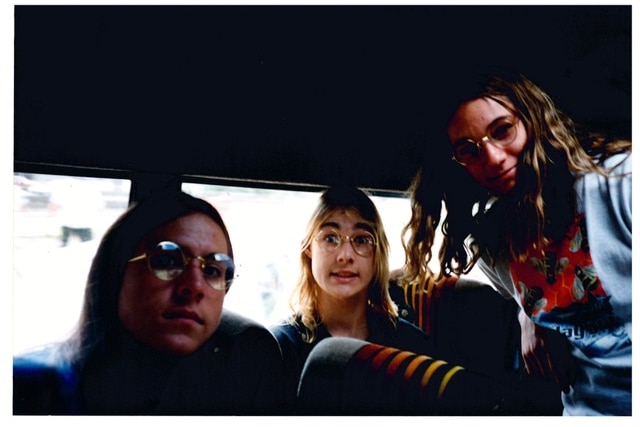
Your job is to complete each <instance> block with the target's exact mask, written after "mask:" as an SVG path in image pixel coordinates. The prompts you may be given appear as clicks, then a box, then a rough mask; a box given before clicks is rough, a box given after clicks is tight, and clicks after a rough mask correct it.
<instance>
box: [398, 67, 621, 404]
mask: <svg viewBox="0 0 640 427" xmlns="http://www.w3.org/2000/svg"><path fill="white" fill-rule="evenodd" d="M445 96H446V99H448V100H449V101H450V103H449V105H448V106H447V105H445V104H444V102H443V103H442V104H441V106H442V107H443V113H444V117H443V119H444V120H443V123H446V125H444V126H443V127H442V128H441V129H442V130H444V131H445V132H442V135H441V141H442V142H437V140H436V141H434V142H433V143H431V144H429V146H428V153H427V156H425V163H424V166H423V167H422V169H421V170H420V171H419V172H418V173H417V174H416V176H415V178H414V181H413V183H412V186H411V199H412V206H413V216H412V219H411V220H410V222H409V224H408V225H407V227H406V229H405V232H406V234H405V237H407V236H408V239H407V247H406V249H407V262H406V264H405V266H404V269H403V270H404V271H403V280H404V282H405V283H408V282H417V283H420V284H421V285H423V286H424V288H426V289H427V290H429V289H430V288H432V287H434V286H437V284H438V283H439V282H440V281H441V280H442V277H443V276H456V275H458V276H459V275H462V274H464V273H467V272H469V271H470V270H471V268H472V267H473V266H474V265H476V263H477V265H479V267H480V268H481V269H482V271H483V272H484V273H485V274H486V275H487V276H488V278H489V279H490V281H491V282H492V284H493V285H494V286H495V287H496V288H497V289H498V290H499V291H500V292H501V293H502V294H503V295H504V296H505V297H507V298H514V299H515V300H516V301H517V302H518V304H519V306H520V315H519V319H518V320H519V323H520V327H521V332H522V333H521V351H522V355H523V360H524V363H525V366H526V370H527V371H528V372H529V373H530V374H532V375H541V376H543V377H546V378H548V379H551V380H555V381H556V382H557V383H558V384H559V386H560V388H561V389H562V391H563V393H562V403H563V415H631V336H632V335H631V241H632V235H631V218H632V215H631V194H632V192H631V181H632V178H631V142H630V141H627V140H624V138H612V137H606V136H604V135H603V134H596V133H589V132H587V131H585V130H584V129H582V128H581V127H579V126H578V125H577V124H576V123H574V122H573V121H572V120H571V119H570V118H569V117H568V116H567V115H566V114H564V113H563V112H562V111H561V110H560V109H559V108H558V107H557V106H556V104H555V103H554V101H553V100H552V99H551V97H550V96H549V95H548V94H547V93H546V92H545V91H543V90H542V88H541V87H539V86H538V85H536V84H534V83H533V82H532V81H531V80H529V79H528V78H526V77H525V76H523V75H522V74H521V73H518V72H515V71H514V70H511V69H507V68H497V67H491V68H488V72H487V70H485V71H483V72H478V73H476V74H475V75H471V74H470V75H469V76H466V77H464V78H458V79H455V87H452V88H451V91H450V92H449V93H448V94H446V95H445ZM445 177H446V178H445ZM443 203H444V207H445V209H446V216H445V217H444V218H443V219H442V218H441V207H442V204H443ZM438 226H441V227H442V230H443V231H444V241H443V246H442V248H441V249H440V250H439V261H440V271H439V272H438V274H434V273H433V272H432V271H431V270H430V269H429V267H428V265H427V263H428V261H429V260H430V259H431V257H432V253H431V249H432V246H433V243H434V236H435V232H436V228H437V227H438Z"/></svg>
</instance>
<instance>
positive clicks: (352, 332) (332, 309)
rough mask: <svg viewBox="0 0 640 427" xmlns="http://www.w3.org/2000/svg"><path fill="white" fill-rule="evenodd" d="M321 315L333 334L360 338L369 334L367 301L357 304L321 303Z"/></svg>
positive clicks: (364, 337)
mask: <svg viewBox="0 0 640 427" xmlns="http://www.w3.org/2000/svg"><path fill="white" fill-rule="evenodd" d="M323 307H324V309H323ZM320 317H321V318H322V323H323V324H324V325H325V327H326V328H327V330H328V331H329V334H331V336H334V337H350V338H358V339H366V338H367V337H368V336H369V326H368V323H367V304H366V301H364V302H358V303H357V304H344V303H332V304H321V306H320Z"/></svg>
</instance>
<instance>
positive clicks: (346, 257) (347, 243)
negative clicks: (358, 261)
mask: <svg viewBox="0 0 640 427" xmlns="http://www.w3.org/2000/svg"><path fill="white" fill-rule="evenodd" d="M354 253H355V251H354V250H353V246H352V244H351V240H348V239H343V240H342V243H341V244H340V246H339V247H338V262H340V263H348V262H350V261H353V258H354Z"/></svg>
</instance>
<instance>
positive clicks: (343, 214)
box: [319, 207, 371, 229]
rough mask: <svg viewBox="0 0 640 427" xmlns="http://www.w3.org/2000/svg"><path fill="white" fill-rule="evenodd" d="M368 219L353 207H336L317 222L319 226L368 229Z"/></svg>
mask: <svg viewBox="0 0 640 427" xmlns="http://www.w3.org/2000/svg"><path fill="white" fill-rule="evenodd" d="M368 224H369V221H366V220H365V219H364V218H363V217H362V216H361V215H360V214H358V212H356V211H355V209H349V208H342V207H341V208H337V209H335V210H334V211H333V212H331V213H330V214H329V215H328V216H327V217H326V218H325V219H324V221H322V222H321V223H320V224H319V227H328V226H332V227H338V228H366V229H370V228H371V227H370V226H369V225H368Z"/></svg>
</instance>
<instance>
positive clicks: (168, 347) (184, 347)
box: [156, 337, 202, 356]
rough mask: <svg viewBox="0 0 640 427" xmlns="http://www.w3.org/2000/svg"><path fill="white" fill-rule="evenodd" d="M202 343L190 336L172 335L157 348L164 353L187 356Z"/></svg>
mask: <svg viewBox="0 0 640 427" xmlns="http://www.w3.org/2000/svg"><path fill="white" fill-rule="evenodd" d="M201 345H202V343H201V342H197V341H195V340H193V339H191V338H188V337H179V338H178V337H172V338H171V339H169V340H167V341H164V342H163V343H161V344H159V345H158V346H156V348H157V349H158V350H160V351H162V352H164V353H168V354H175V355H178V356H186V355H188V354H191V353H193V352H195V351H196V350H197V349H199V348H200V346H201Z"/></svg>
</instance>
